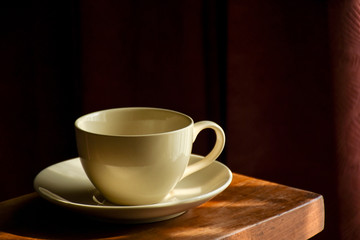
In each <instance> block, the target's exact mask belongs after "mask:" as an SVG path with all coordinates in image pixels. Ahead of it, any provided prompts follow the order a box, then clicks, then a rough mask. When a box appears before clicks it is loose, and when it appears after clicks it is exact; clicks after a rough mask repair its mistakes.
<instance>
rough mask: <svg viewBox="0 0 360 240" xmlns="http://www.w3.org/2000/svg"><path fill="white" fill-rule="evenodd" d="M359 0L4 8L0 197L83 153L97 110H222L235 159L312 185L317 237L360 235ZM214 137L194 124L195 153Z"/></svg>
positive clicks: (204, 113)
mask: <svg viewBox="0 0 360 240" xmlns="http://www.w3.org/2000/svg"><path fill="white" fill-rule="evenodd" d="M359 6H360V3H359V1H357V0H348V1H340V0H338V1H336V0H334V1H326V0H320V1H313V0H304V1H286V0H275V1H265V0H242V1H240V0H227V1H221V0H218V1H216V0H208V1H205V0H204V1H201V0H196V1H193V0H184V1H177V0H176V1H165V0H155V1H145V0H137V1H134V0H132V1H130V0H129V1H109V0H106V1H95V0H89V1H79V0H74V1H51V2H50V1H35V0H33V1H28V2H27V3H21V4H20V3H13V4H12V5H7V6H2V7H1V8H0V66H1V74H0V109H1V115H0V116H1V117H0V134H1V137H0V184H1V185H0V186H1V191H0V201H1V200H5V199H8V198H12V197H15V196H18V195H21V194H24V193H28V192H31V191H33V189H32V181H33V179H34V177H35V176H36V174H37V173H38V172H39V171H40V170H42V169H43V168H45V167H47V166H49V165H51V164H54V163H56V162H60V161H63V160H66V159H68V158H73V157H76V156H77V152H76V146H75V137H74V126H73V123H74V121H75V120H76V118H78V117H79V116H81V115H83V114H85V113H89V112H92V111H96V110H100V109H106V108H113V107H128V106H151V107H162V108H170V109H174V110H177V111H180V112H184V113H186V114H188V115H190V116H192V117H193V119H194V120H195V121H199V120H204V119H208V120H212V121H215V122H217V123H219V124H220V125H221V126H222V127H223V128H224V130H225V132H226V135H227V142H226V148H225V151H224V152H223V154H222V155H221V157H220V159H219V160H220V161H222V162H224V163H226V164H227V165H228V166H229V167H230V169H231V170H232V171H233V172H237V173H241V174H246V175H249V176H253V177H257V178H262V179H266V180H270V181H275V182H278V183H282V184H286V185H289V186H293V187H298V188H302V189H306V190H310V191H314V192H317V193H320V194H322V195H323V196H324V198H325V206H326V223H325V224H326V225H325V230H324V231H323V232H322V233H321V234H319V235H318V236H317V237H315V238H316V239H340V238H342V239H360V230H359V228H358V226H359V225H360V215H359V214H360V211H359V208H360V202H359V199H360V198H359V195H360V174H359V171H360V170H359V162H360V151H359V148H360V132H359V131H360V127H359V126H358V125H359V122H360V121H359V120H358V119H359V116H360V115H359V114H360V106H359V105H360V102H359V99H360V75H359V62H360V61H359V60H360V59H359V57H358V56H359V54H360V29H359V26H360V17H359V16H360V14H359V13H360V10H359V9H360V7H359ZM212 144H213V137H212V134H211V132H205V133H202V134H201V136H200V139H199V140H197V142H196V144H195V145H196V146H195V150H194V152H197V153H202V154H205V153H206V152H207V151H208V150H209V149H210V148H211V145H212Z"/></svg>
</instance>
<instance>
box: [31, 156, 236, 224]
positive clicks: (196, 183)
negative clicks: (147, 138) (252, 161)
mask: <svg viewBox="0 0 360 240" xmlns="http://www.w3.org/2000/svg"><path fill="white" fill-rule="evenodd" d="M201 158H203V157H202V156H199V155H192V156H191V159H190V163H193V162H196V161H199V160H200V159H201ZM231 180H232V173H231V171H230V170H229V169H228V168H227V167H226V166H225V165H223V164H222V163H220V162H218V161H215V162H214V163H212V164H211V165H210V166H208V167H206V168H204V169H202V170H200V171H198V172H196V173H194V174H192V175H190V176H188V177H186V178H184V179H183V180H181V181H180V182H179V183H178V184H177V185H176V187H175V189H174V190H173V191H172V192H171V193H169V195H168V196H167V198H166V199H165V200H164V201H163V202H160V203H156V204H151V205H138V206H119V205H114V204H111V203H109V202H107V201H106V200H104V199H103V198H102V196H101V195H100V194H99V192H98V191H97V190H96V188H95V187H94V185H93V184H92V183H91V182H90V180H89V179H88V178H87V176H86V174H85V172H84V170H83V168H82V166H81V162H80V159H79V158H74V159H69V160H66V161H63V162H60V163H57V164H54V165H52V166H50V167H48V168H46V169H44V170H42V171H41V172H40V173H39V174H38V175H37V176H36V178H35V180H34V188H35V190H36V191H37V192H38V193H39V194H40V196H41V197H43V198H44V199H46V200H48V201H50V202H52V203H55V204H58V205H60V206H63V207H66V208H69V209H72V210H76V211H78V212H81V213H84V214H87V215H90V216H93V217H96V218H101V219H104V220H110V221H116V222H126V223H144V222H156V221H162V220H166V219H170V218H173V217H176V216H179V215H181V214H183V213H184V212H186V211H187V210H189V209H191V208H194V207H196V206H199V205H200V204H202V203H204V202H206V201H208V200H210V199H211V198H213V197H214V196H216V195H217V194H219V193H220V192H222V191H223V190H224V189H226V188H227V187H228V186H229V184H230V183H231Z"/></svg>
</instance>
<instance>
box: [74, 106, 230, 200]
mask: <svg viewBox="0 0 360 240" xmlns="http://www.w3.org/2000/svg"><path fill="white" fill-rule="evenodd" d="M205 128H211V129H213V130H214V131H215V133H216V143H215V146H214V148H213V149H212V150H211V151H210V153H209V154H208V155H207V156H206V157H205V158H204V159H202V160H201V161H199V162H197V163H195V164H191V165H189V166H188V162H189V159H190V155H191V149H192V145H193V142H194V141H195V138H196V136H197V135H198V134H199V132H200V131H201V130H203V129H205ZM75 130H76V141H77V147H78V153H79V157H80V160H81V163H82V166H83V168H84V170H85V172H86V174H87V176H88V177H89V179H90V181H91V182H92V183H93V184H94V186H95V187H96V188H97V189H98V190H99V191H100V192H101V193H102V195H103V196H104V197H105V198H106V199H107V200H109V201H110V202H113V203H115V204H119V205H146V204H153V203H158V202H160V201H162V200H163V199H164V198H165V197H166V196H167V194H168V193H169V192H170V191H171V190H172V189H173V188H174V187H175V185H176V184H177V183H178V182H179V181H180V180H181V179H182V178H184V177H186V176H188V175H190V174H192V173H194V172H196V171H198V170H200V169H202V168H204V167H206V166H208V165H210V164H211V163H212V162H213V161H214V160H215V159H216V158H217V157H218V156H219V155H220V153H221V152H222V150H223V148H224V145H225V134H224V131H223V130H222V128H221V127H220V126H219V125H217V124H216V123H214V122H211V121H201V122H197V123H194V122H193V120H192V119H191V118H190V117H188V116H186V115H184V114H182V113H179V112H175V111H171V110H166V109H158V108H118V109H109V110H103V111H99V112H94V113H90V114H87V115H84V116H82V117H80V118H78V119H77V120H76V122H75ZM209 177H211V176H209Z"/></svg>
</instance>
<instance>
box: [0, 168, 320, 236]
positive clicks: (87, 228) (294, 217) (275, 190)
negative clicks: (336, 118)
mask: <svg viewBox="0 0 360 240" xmlns="http://www.w3.org/2000/svg"><path fill="white" fill-rule="evenodd" d="M323 228H324V202H323V197H322V196H321V195H319V194H316V193H312V192H308V191H304V190H300V189H295V188H291V187H287V186H283V185H279V184H276V183H270V182H267V181H262V180H258V179H255V178H251V177H246V176H243V175H239V174H234V175H233V181H232V183H231V185H230V186H229V187H228V188H227V189H226V190H225V191H224V192H222V193H221V194H219V195H218V196H216V197H215V198H213V199H212V200H211V201H209V202H207V203H205V204H203V205H201V206H199V207H197V208H194V209H191V210H189V211H188V212H186V213H185V214H183V215H181V216H179V217H177V218H174V219H171V220H167V221H163V222H157V223H147V224H138V225H135V224H134V225H124V224H122V225H121V224H115V223H104V222H101V221H96V220H92V219H89V218H87V217H85V216H83V215H80V214H78V213H74V212H71V211H70V210H67V209H64V208H62V207H59V206H56V205H53V204H51V203H49V202H47V201H45V200H44V199H42V198H40V197H39V196H38V195H37V194H36V193H31V194H27V195H24V196H21V197H18V198H14V199H10V200H7V201H4V202H0V239H89V238H91V239H99V238H101V239H133V238H134V239H186V238H191V239H252V240H254V239H261V240H266V239H274V240H281V239H286V240H288V239H292V240H295V239H308V238H310V237H312V236H314V235H316V234H317V233H319V232H320V231H322V230H323Z"/></svg>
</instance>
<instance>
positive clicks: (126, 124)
mask: <svg viewBox="0 0 360 240" xmlns="http://www.w3.org/2000/svg"><path fill="white" fill-rule="evenodd" d="M192 123H193V120H192V119H191V118H190V117H188V116H186V115H184V114H182V113H179V112H175V111H171V110H166V109H158V108H118V109H109V110H103V111H99V112H94V113H90V114H87V115H85V116H82V117H80V118H79V119H77V120H76V122H75V126H76V127H77V128H79V129H81V130H83V131H85V132H90V133H93V134H100V135H111V136H120V135H121V136H123V135H127V136H135V135H136V136H138V135H150V134H161V133H166V132H173V131H177V130H180V129H183V128H186V127H188V126H190V125H191V124H192Z"/></svg>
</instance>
